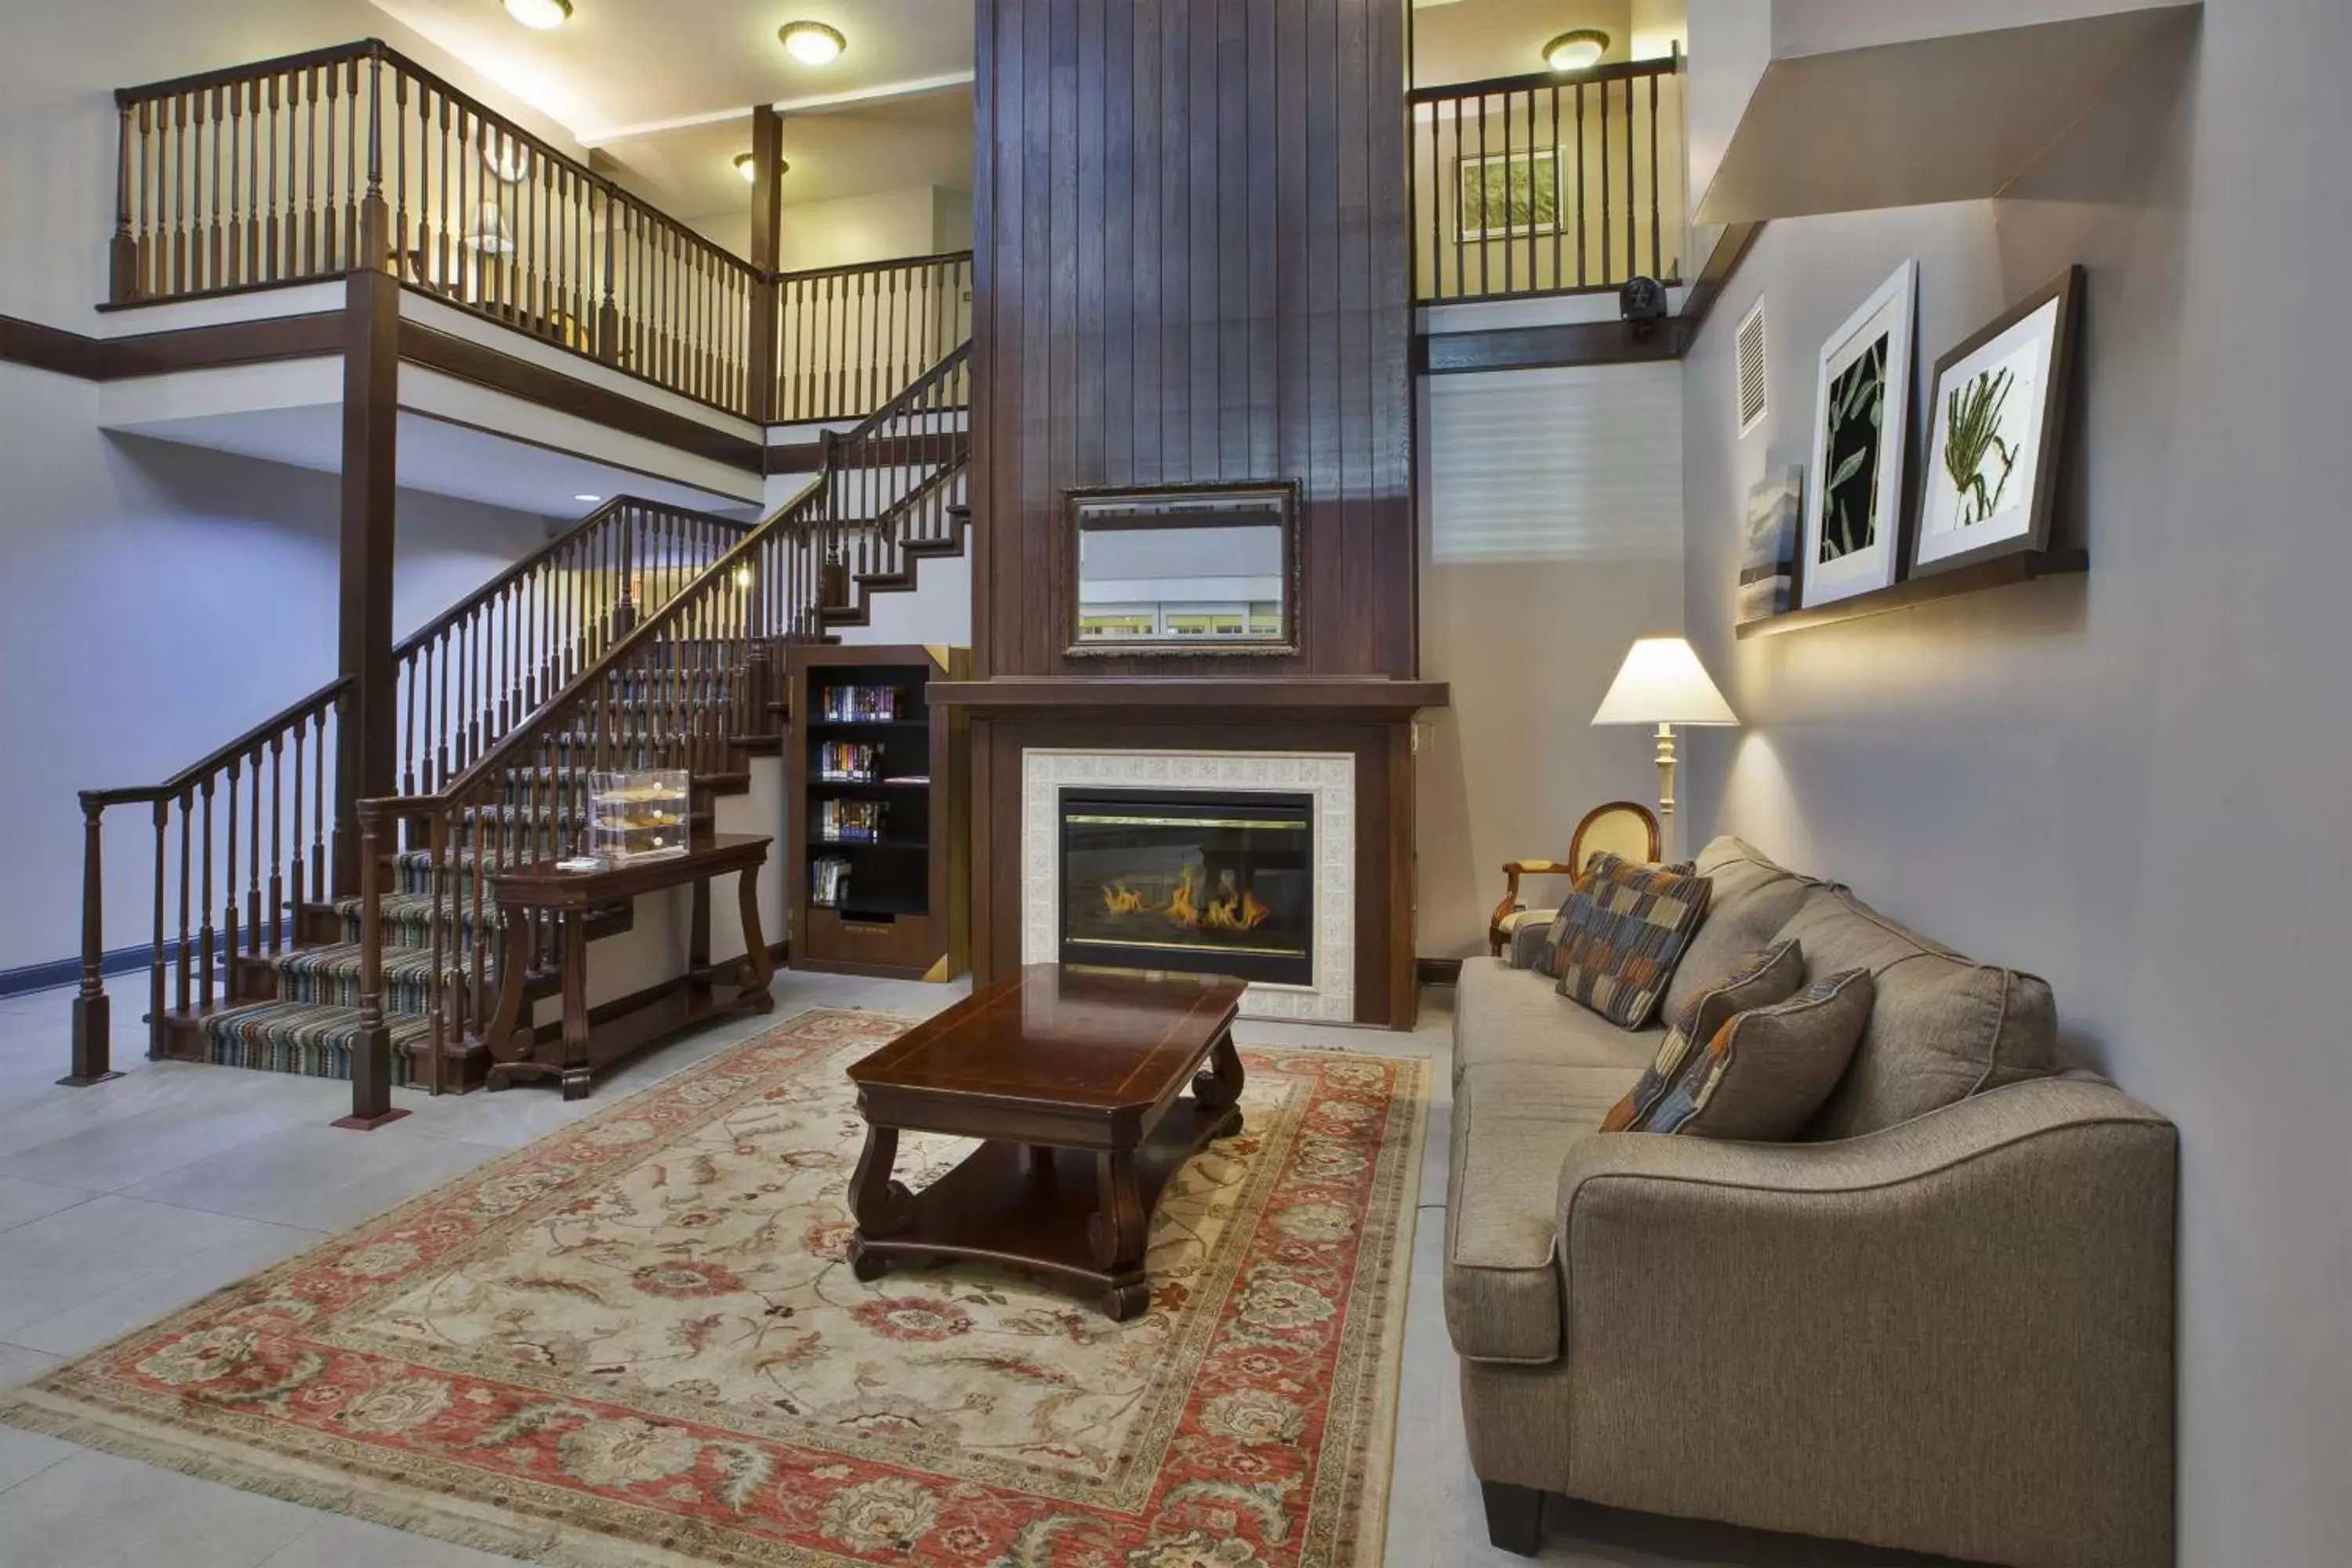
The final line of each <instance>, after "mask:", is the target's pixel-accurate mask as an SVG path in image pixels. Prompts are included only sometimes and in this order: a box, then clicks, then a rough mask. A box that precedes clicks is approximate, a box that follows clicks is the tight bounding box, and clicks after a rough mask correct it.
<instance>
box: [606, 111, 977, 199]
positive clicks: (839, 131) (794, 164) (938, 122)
mask: <svg viewBox="0 0 2352 1568" xmlns="http://www.w3.org/2000/svg"><path fill="white" fill-rule="evenodd" d="M971 129H972V106H971V89H970V88H969V87H960V88H955V89H950V90H948V91H944V92H938V93H931V94H929V95H927V96H924V97H921V98H908V99H900V100H894V101H890V102H884V103H874V104H868V105H865V106H862V107H859V108H856V109H844V110H833V111H828V112H824V113H804V114H787V115H786V116H785V117H784V162H785V163H787V164H788V165H790V172H788V173H787V174H785V175H784V205H786V206H787V207H789V206H792V205H794V204H796V203H800V202H822V201H830V200H832V199H834V198H835V197H836V196H854V195H863V194H865V193H866V192H869V191H877V190H890V189H897V188H903V187H905V186H908V185H939V186H943V187H945V188H946V189H949V190H957V191H968V190H970V189H971V180H972V169H971ZM750 151H751V123H750V122H749V121H743V122H741V123H740V124H725V125H712V126H704V127H701V128H699V129H697V130H692V131H681V132H672V133H671V134H668V135H666V136H653V137H645V138H640V139H635V140H628V141H622V142H613V143H611V144H609V145H607V146H604V147H600V148H598V149H597V153H598V156H599V158H600V160H601V159H602V158H604V157H607V156H609V157H610V158H612V159H613V160H614V163H616V164H618V165H619V166H618V167H617V168H615V169H614V170H613V171H612V173H613V175H614V178H615V179H617V180H619V181H620V183H621V184H625V185H626V186H628V187H629V188H630V189H631V190H633V191H635V192H636V193H637V194H638V195H641V196H644V197H646V199H647V200H648V201H651V202H653V203H654V204H656V205H658V206H659V207H661V208H662V210H664V211H665V212H667V213H669V214H671V215H673V216H677V217H681V218H684V219H686V220H687V221H688V222H689V223H699V222H702V221H703V220H705V219H707V218H712V217H717V216H721V215H723V214H728V213H749V212H750V210H751V186H750V185H748V184H744V182H743V177H742V175H741V174H739V173H737V171H736V168H735V156H736V154H737V153H748V152H750Z"/></svg>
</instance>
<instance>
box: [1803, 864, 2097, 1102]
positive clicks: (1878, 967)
mask: <svg viewBox="0 0 2352 1568" xmlns="http://www.w3.org/2000/svg"><path fill="white" fill-rule="evenodd" d="M1781 934H1782V935H1784V936H1792V937H1795V938H1796V939H1797V940H1798V941H1799V942H1802V943H1803V944H1804V949H1805V978H1806V979H1807V980H1808V981H1809V982H1811V981H1817V980H1820V979H1822V977H1823V976H1826V975H1830V974H1834V973H1837V972H1838V971H1839V970H1842V969H1867V970H1868V971H1870V974H1871V978H1872V980H1873V981H1874V982H1875V983H1876V995H1875V997H1874V1000H1873V1002H1872V1005H1871V1010H1870V1023H1869V1026H1867V1027H1865V1028H1864V1030H1863V1033H1862V1040H1861V1042H1860V1044H1858V1045H1857V1046H1856V1047H1854V1053H1853V1063H1852V1064H1851V1065H1850V1066H1849V1067H1848V1068H1846V1072H1845V1077H1844V1078H1843V1079H1841V1080H1840V1082H1839V1084H1838V1086H1837V1089H1836V1090H1835V1091H1834V1092H1832V1094H1831V1096H1830V1099H1829V1102H1828V1103H1827V1104H1825V1105H1824V1106H1822V1110H1821V1114H1820V1115H1818V1116H1816V1117H1815V1118H1813V1120H1812V1121H1811V1122H1810V1123H1808V1124H1807V1126H1806V1128H1805V1131H1804V1134H1803V1136H1805V1137H1807V1138H1811V1139H1832V1138H1855V1137H1859V1136H1861V1135H1862V1134H1864V1133H1865V1132H1875V1131H1879V1130H1880V1129H1881V1128H1885V1127H1892V1126H1895V1124H1896V1123H1898V1122H1904V1121H1910V1120H1911V1119H1912V1118H1913V1117H1915V1116H1924V1115H1926V1114H1927V1112H1928V1111H1931V1110H1938V1109H1940V1108H1942V1107H1944V1106H1947V1105H1950V1104H1953V1103H1955V1102H1956V1101H1958V1100H1965V1099H1967V1098H1968V1097H1969V1096H1970V1095H1972V1094H1979V1093H1981V1092H1983V1091H1984V1090H1986V1089H1998V1088H2000V1086H2001V1085H2003V1084H2008V1083H2016V1082H2019V1081H2021V1080H2022V1079H2032V1078H2042V1077H2044V1076H2046V1075H2047V1074H2049V1073H2050V1072H2051V1071H2053V1069H2054V1068H2055V1067H2056V1065H2057V1055H2058V1020H2057V1008H2056V1005H2055V1003H2054V1002H2053V1000H2052V997H2051V994H2050V986H2049V984H2048V983H2047V982H2045V981H2043V980H2042V979H2040V978H2038V977H2037V976H2034V975H2031V974H2021V973H2017V972H2016V971H2014V970H2008V969H1999V968H1995V967H1994V966H1992V965H1990V964H1985V963H1975V962H1973V961H1971V960H1969V959H1967V958H1963V957H1962V956H1960V955H1959V954H1958V953H1957V952H1953V951H1951V950H1950V949H1949V948H1947V947H1942V946H1939V945H1938V944H1937V943H1935V942H1929V941H1927V939H1926V938H1924V937H1921V936H1919V935H1917V934H1916V933H1914V932H1912V931H1906V930H1905V929H1904V928H1903V927H1901V926H1899V925H1897V924H1895V922H1894V921H1890V920H1888V919H1887V918H1886V917H1885V915H1882V914H1880V913H1879V912H1878V911H1877V910H1874V909H1872V908H1871V907H1870V906H1869V905H1867V904H1865V903H1864V902H1863V901H1862V900H1859V899H1857V898H1855V897H1854V896H1853V894H1852V893H1849V892H1847V891H1845V890H1844V889H1841V888H1821V889H1815V890H1814V891H1813V892H1812V893H1811V894H1810V895H1809V896H1808V897H1807V899H1806V900H1805V904H1804V907H1803V908H1802V909H1801V910H1798V911H1797V913H1796V915H1795V916H1794V917H1793V918H1792V919H1791V920H1790V921H1789V923H1788V924H1787V925H1786V926H1784V927H1782V928H1781Z"/></svg>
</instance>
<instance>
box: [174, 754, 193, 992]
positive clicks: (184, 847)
mask: <svg viewBox="0 0 2352 1568" xmlns="http://www.w3.org/2000/svg"><path fill="white" fill-rule="evenodd" d="M195 804H196V797H195V792H194V790H193V789H185V790H182V791H181V792H180V940H179V951H178V953H177V957H178V960H179V965H178V967H179V991H178V996H179V1011H180V1012H182V1013H186V1012H187V1011H188V1010H189V1008H190V1007H191V1006H192V1005H194V1004H193V998H192V994H191V990H190V986H191V983H192V981H193V978H194V956H193V955H194V952H195V944H194V942H190V941H189V940H188V921H189V915H188V899H189V894H190V890H191V889H194V886H195V878H194V877H193V876H192V875H190V873H191V872H192V871H193V870H194V868H195V861H194V847H193V846H192V844H191V842H190V836H191V835H192V834H193V832H194V826H195Z"/></svg>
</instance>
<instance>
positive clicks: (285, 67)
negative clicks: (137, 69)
mask: <svg viewBox="0 0 2352 1568" xmlns="http://www.w3.org/2000/svg"><path fill="white" fill-rule="evenodd" d="M400 58H401V56H400V54H399V53H398V51H396V50H394V48H392V47H391V46H389V45H387V44H386V43H385V42H384V41H383V39H382V38H358V39H354V40H353V41H352V42H351V43H348V44H330V45H328V46H327V47H324V48H318V49H304V50H303V51H301V52H300V53H299V54H291V55H278V56H275V57H273V58H269V59H266V60H248V61H247V62H246V63H245V64H243V65H234V66H221V67H218V68H215V69H212V70H205V71H196V72H194V73H192V74H191V75H188V76H177V77H173V78H172V79H170V80H169V81H150V82H142V83H141V84H140V85H138V86H137V87H118V88H116V89H114V102H115V107H117V108H118V109H129V108H131V107H133V106H135V105H138V104H142V103H146V102H150V101H152V100H155V99H159V98H176V97H178V96H179V95H180V94H182V93H186V92H202V91H204V90H205V89H207V88H215V87H228V86H230V85H232V84H234V83H236V82H241V81H252V80H254V79H257V78H260V77H269V76H282V75H286V74H289V73H290V72H293V71H300V70H315V69H316V68H319V67H320V66H333V65H342V64H345V63H346V62H348V61H351V60H368V59H400Z"/></svg>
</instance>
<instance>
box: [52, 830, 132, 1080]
mask: <svg viewBox="0 0 2352 1568" xmlns="http://www.w3.org/2000/svg"><path fill="white" fill-rule="evenodd" d="M81 816H82V829H81V989H80V990H79V991H77V992H76V993H75V994H74V1001H73V1070H72V1071H71V1072H69V1073H68V1074H67V1075H66V1076H65V1077H63V1078H61V1079H58V1082H59V1083H61V1084H64V1085H66V1086H67V1087H68V1088H70V1089H88V1088H89V1086H90V1085H92V1084H94V1083H104V1082H105V1081H106V1080H107V1079H110V1078H121V1076H122V1075H121V1073H119V1072H116V1071H114V1070H113V1069H112V1068H111V1067H110V1066H109V1062H110V1055H109V1053H110V1051H111V1049H112V1047H113V1033H114V1027H113V1017H112V1004H111V1003H110V1000H109V999H108V997H107V994H106V910H105V907H104V902H105V888H106V867H105V864H104V859H103V854H102V843H103V837H104V836H103V834H102V833H101V832H100V823H101V821H102V819H103V818H104V817H105V816H106V805H105V803H104V802H102V801H100V799H99V798H98V797H97V796H96V795H87V794H85V795H83V796H82V797H81Z"/></svg>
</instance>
